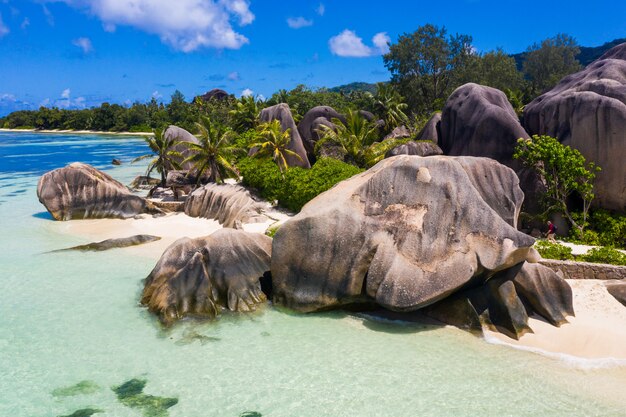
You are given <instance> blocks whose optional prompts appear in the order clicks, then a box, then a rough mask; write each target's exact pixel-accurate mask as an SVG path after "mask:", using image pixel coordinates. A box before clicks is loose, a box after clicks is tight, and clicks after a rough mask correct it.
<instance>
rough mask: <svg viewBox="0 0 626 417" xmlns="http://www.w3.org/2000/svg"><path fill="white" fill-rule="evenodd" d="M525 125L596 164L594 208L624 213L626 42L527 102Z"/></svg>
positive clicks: (531, 131) (531, 130)
mask: <svg viewBox="0 0 626 417" xmlns="http://www.w3.org/2000/svg"><path fill="white" fill-rule="evenodd" d="M524 125H525V126H526V129H527V130H528V132H529V133H532V134H545V135H550V136H553V137H556V138H558V139H559V141H561V142H562V143H563V144H565V145H569V146H571V147H572V148H575V149H578V150H579V151H580V152H581V153H582V154H583V156H584V157H585V158H586V159H587V161H592V162H595V163H596V164H597V165H599V166H600V167H601V168H602V171H600V172H599V173H598V175H597V177H596V181H595V190H594V191H595V195H596V197H595V200H594V204H597V205H599V206H601V207H604V208H607V209H611V210H619V211H626V163H624V161H626V133H625V132H626V43H623V44H621V45H618V46H616V47H614V48H612V49H611V50H609V51H608V52H607V53H606V54H604V55H603V56H602V57H600V59H598V60H597V61H594V62H593V63H591V64H590V65H588V66H587V67H586V68H585V69H583V70H582V71H580V72H577V73H575V74H572V75H568V76H567V77H565V78H563V80H561V82H560V83H559V84H557V86H556V87H554V88H553V89H552V90H550V91H548V92H547V93H545V94H543V95H541V96H539V97H537V98H536V99H535V100H533V101H532V102H531V103H529V104H528V105H527V106H526V108H525V109H524Z"/></svg>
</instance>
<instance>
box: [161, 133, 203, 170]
mask: <svg viewBox="0 0 626 417" xmlns="http://www.w3.org/2000/svg"><path fill="white" fill-rule="evenodd" d="M163 134H164V135H165V138H166V139H167V140H172V139H174V140H176V141H177V142H178V143H177V144H175V145H174V146H172V150H174V151H176V152H179V153H180V155H181V156H175V157H173V158H172V159H174V160H175V161H176V162H177V164H178V166H177V167H174V166H172V165H171V164H169V163H168V164H167V165H168V166H166V168H167V170H168V171H173V170H177V169H181V170H183V171H193V170H195V167H194V164H193V162H189V161H188V162H184V161H185V159H187V158H189V157H190V156H191V155H192V152H193V151H192V150H190V149H189V147H188V146H186V145H185V144H184V143H181V142H191V143H200V142H199V141H198V138H196V137H195V136H194V135H192V134H191V133H189V132H188V131H186V130H185V129H183V128H182V127H178V126H174V125H170V126H169V127H168V128H167V129H166V130H165V132H164V133H163Z"/></svg>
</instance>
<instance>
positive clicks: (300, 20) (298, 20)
mask: <svg viewBox="0 0 626 417" xmlns="http://www.w3.org/2000/svg"><path fill="white" fill-rule="evenodd" d="M287 25H288V26H289V27H290V28H292V29H300V28H304V27H307V26H313V20H307V19H305V18H304V17H302V16H299V17H290V18H288V19H287Z"/></svg>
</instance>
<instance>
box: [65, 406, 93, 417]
mask: <svg viewBox="0 0 626 417" xmlns="http://www.w3.org/2000/svg"><path fill="white" fill-rule="evenodd" d="M98 413H104V410H100V409H98V408H81V409H80V410H76V411H74V412H73V413H72V414H68V415H65V416H59V417H89V416H93V415H94V414H98Z"/></svg>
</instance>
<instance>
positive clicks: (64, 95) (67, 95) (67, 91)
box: [61, 88, 72, 99]
mask: <svg viewBox="0 0 626 417" xmlns="http://www.w3.org/2000/svg"><path fill="white" fill-rule="evenodd" d="M71 93H72V90H70V89H69V88H66V89H65V90H63V92H62V93H61V98H62V99H69V98H70V94H71Z"/></svg>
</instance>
